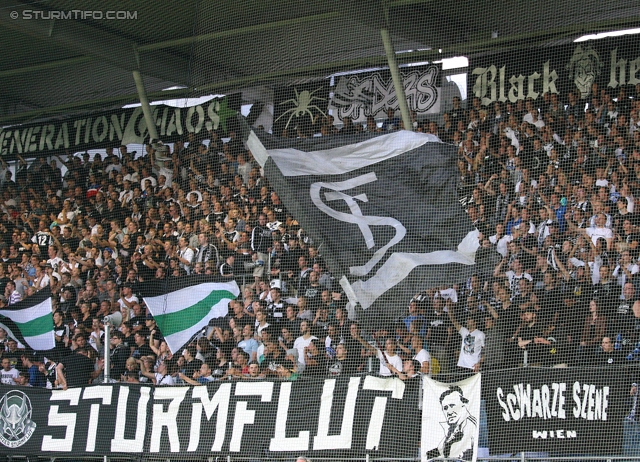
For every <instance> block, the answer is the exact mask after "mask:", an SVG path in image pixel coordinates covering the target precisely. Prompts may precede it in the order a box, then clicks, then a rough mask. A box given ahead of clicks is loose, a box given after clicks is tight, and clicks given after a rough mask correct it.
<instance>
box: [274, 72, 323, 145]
mask: <svg viewBox="0 0 640 462" xmlns="http://www.w3.org/2000/svg"><path fill="white" fill-rule="evenodd" d="M328 105H329V79H325V80H321V81H319V82H313V83H305V84H300V85H290V86H281V87H277V88H276V89H275V90H274V105H273V128H272V132H273V133H276V134H278V135H281V134H282V132H283V130H287V132H288V133H290V134H293V135H295V134H296V128H299V129H301V131H303V132H305V131H309V129H310V128H311V127H312V126H313V124H314V123H315V126H316V127H317V131H320V123H321V122H322V118H323V117H326V115H327V107H328ZM316 119H318V120H316Z"/></svg>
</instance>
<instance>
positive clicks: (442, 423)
mask: <svg viewBox="0 0 640 462" xmlns="http://www.w3.org/2000/svg"><path fill="white" fill-rule="evenodd" d="M480 399H481V392H480V374H476V375H474V376H473V377H469V378H468V379H466V380H463V381H461V382H457V383H454V384H446V383H441V382H436V381H435V380H432V379H431V378H430V377H425V378H424V396H423V406H422V408H423V411H422V444H421V448H422V453H421V456H422V460H423V462H426V461H427V460H431V459H437V458H442V457H444V458H445V459H456V460H458V459H460V460H465V461H473V462H475V461H476V457H477V455H478V436H479V434H480Z"/></svg>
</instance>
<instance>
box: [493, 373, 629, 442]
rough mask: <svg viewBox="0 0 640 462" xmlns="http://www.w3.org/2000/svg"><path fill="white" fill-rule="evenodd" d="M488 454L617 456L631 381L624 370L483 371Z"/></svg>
mask: <svg viewBox="0 0 640 462" xmlns="http://www.w3.org/2000/svg"><path fill="white" fill-rule="evenodd" d="M482 389H483V396H484V399H485V400H486V405H487V426H488V428H489V451H490V452H491V454H504V453H517V452H520V451H534V452H548V453H552V454H619V453H620V449H621V444H622V435H623V425H622V424H623V420H624V417H625V415H626V414H627V413H628V412H629V408H630V405H631V404H630V400H629V390H630V389H631V381H630V380H629V379H627V375H626V374H625V371H624V370H623V369H622V368H597V369H596V368H585V369H582V368H580V369H578V368H569V369H542V368H524V369H516V370H511V371H504V372H502V373H500V374H484V376H483V381H482Z"/></svg>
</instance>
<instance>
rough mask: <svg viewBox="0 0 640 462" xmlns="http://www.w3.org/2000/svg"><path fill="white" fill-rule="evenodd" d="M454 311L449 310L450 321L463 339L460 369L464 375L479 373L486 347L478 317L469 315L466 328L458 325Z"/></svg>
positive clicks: (459, 361)
mask: <svg viewBox="0 0 640 462" xmlns="http://www.w3.org/2000/svg"><path fill="white" fill-rule="evenodd" d="M453 311H454V310H452V309H450V310H449V319H450V320H451V324H453V327H454V328H455V329H456V330H457V331H458V333H459V334H460V337H462V343H461V344H460V354H459V356H458V368H459V369H460V370H461V372H464V373H469V370H471V371H473V372H479V371H480V367H481V364H482V362H483V361H484V356H483V355H482V349H483V348H484V346H485V335H484V332H482V331H480V330H479V329H478V328H477V324H478V322H477V318H476V316H477V315H475V314H469V315H468V316H467V320H466V327H464V326H462V325H460V324H459V323H458V321H457V320H456V316H455V314H454V312H453Z"/></svg>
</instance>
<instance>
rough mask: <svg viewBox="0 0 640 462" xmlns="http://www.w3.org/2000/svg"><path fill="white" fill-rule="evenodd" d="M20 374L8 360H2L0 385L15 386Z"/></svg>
mask: <svg viewBox="0 0 640 462" xmlns="http://www.w3.org/2000/svg"><path fill="white" fill-rule="evenodd" d="M19 374H20V372H19V371H18V369H16V368H15V367H13V366H12V365H11V360H10V359H9V358H6V357H4V358H2V371H0V383H2V384H4V385H16V379H17V378H18V375H19Z"/></svg>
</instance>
